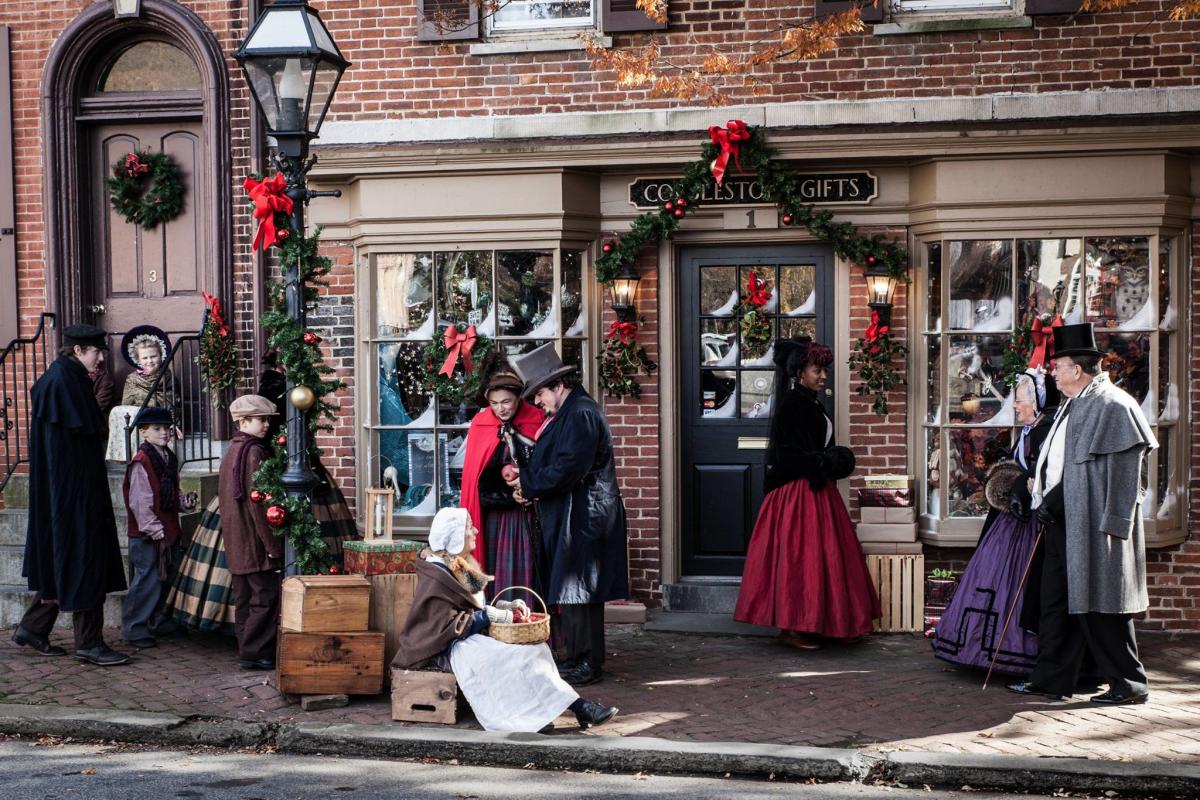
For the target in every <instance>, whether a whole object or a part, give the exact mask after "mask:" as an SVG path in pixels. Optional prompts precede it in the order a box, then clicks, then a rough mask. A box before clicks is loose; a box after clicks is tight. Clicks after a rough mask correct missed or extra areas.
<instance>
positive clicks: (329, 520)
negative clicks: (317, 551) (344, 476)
mask: <svg viewBox="0 0 1200 800" xmlns="http://www.w3.org/2000/svg"><path fill="white" fill-rule="evenodd" d="M312 513H313V516H314V517H316V518H317V522H318V523H319V524H320V526H321V538H322V539H323V540H324V541H325V549H326V552H327V553H328V555H329V563H330V564H333V565H334V566H336V567H337V568H338V569H339V570H340V569H342V567H343V566H345V565H344V564H343V562H342V543H343V542H346V541H349V540H351V539H357V538H358V528H357V527H356V526H355V523H354V515H353V514H351V513H350V507H349V506H347V505H346V497H345V496H344V495H343V494H342V490H341V489H339V488H338V486H337V484H336V483H334V482H333V481H332V480H329V481H323V482H322V483H320V484H318V485H317V488H316V489H314V490H313V496H312Z"/></svg>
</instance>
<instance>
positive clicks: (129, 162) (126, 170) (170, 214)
mask: <svg viewBox="0 0 1200 800" xmlns="http://www.w3.org/2000/svg"><path fill="white" fill-rule="evenodd" d="M104 185H105V186H107V187H108V199H109V202H110V203H111V204H112V207H113V210H114V211H116V212H117V213H118V214H120V215H121V216H122V217H123V218H124V219H125V221H126V222H128V223H131V224H134V225H141V226H142V227H143V228H145V229H146V230H152V229H154V228H156V227H158V225H159V223H162V222H170V221H171V220H173V219H175V218H176V217H178V216H179V215H180V214H182V213H183V178H182V177H181V176H180V174H179V167H178V166H177V165H176V164H175V161H174V159H172V158H171V157H170V156H169V155H167V154H166V153H152V152H150V151H148V150H137V151H134V152H131V153H126V154H125V155H124V156H122V157H121V158H119V159H117V161H116V163H114V164H113V167H112V177H111V178H109V179H107V180H106V181H105V182H104Z"/></svg>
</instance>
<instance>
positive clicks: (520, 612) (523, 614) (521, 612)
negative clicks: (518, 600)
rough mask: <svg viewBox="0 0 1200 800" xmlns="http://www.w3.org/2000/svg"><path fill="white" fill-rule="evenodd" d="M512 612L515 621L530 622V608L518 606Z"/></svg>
mask: <svg viewBox="0 0 1200 800" xmlns="http://www.w3.org/2000/svg"><path fill="white" fill-rule="evenodd" d="M512 612H513V622H529V609H527V608H521V607H520V606H517V607H516V608H514V609H513V610H512Z"/></svg>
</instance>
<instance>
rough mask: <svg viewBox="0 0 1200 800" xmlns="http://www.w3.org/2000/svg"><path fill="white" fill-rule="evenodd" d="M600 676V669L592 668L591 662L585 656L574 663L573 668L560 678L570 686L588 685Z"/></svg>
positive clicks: (601, 675)
mask: <svg viewBox="0 0 1200 800" xmlns="http://www.w3.org/2000/svg"><path fill="white" fill-rule="evenodd" d="M602 677H603V674H602V673H601V672H600V670H599V669H593V668H592V662H590V661H588V660H587V659H586V658H585V659H582V660H581V661H580V662H579V663H578V664H576V665H575V669H573V670H571V671H570V672H568V673H567V674H566V675H563V676H562V679H563V680H564V681H566V682H567V683H569V684H571V685H572V686H589V685H591V684H593V683H596V682H597V681H598V680H600V678H602Z"/></svg>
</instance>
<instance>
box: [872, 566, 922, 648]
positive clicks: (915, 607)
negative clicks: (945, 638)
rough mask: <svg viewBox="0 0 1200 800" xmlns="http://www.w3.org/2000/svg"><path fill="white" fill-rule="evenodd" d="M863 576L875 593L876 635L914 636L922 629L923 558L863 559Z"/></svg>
mask: <svg viewBox="0 0 1200 800" xmlns="http://www.w3.org/2000/svg"><path fill="white" fill-rule="evenodd" d="M867 572H868V573H870V575H871V582H872V583H874V584H875V591H877V592H878V593H879V606H880V610H881V611H882V616H881V617H880V618H879V619H878V620H876V622H875V630H876V631H879V632H880V633H915V632H917V631H920V630H922V629H923V626H924V611H925V580H924V579H925V556H912V555H905V556H867Z"/></svg>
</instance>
